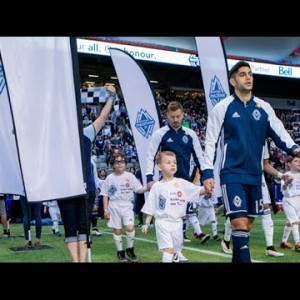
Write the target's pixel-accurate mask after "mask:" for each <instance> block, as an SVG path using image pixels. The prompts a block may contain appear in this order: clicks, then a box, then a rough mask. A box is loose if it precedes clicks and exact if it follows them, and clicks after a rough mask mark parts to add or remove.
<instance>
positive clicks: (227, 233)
mask: <svg viewBox="0 0 300 300" xmlns="http://www.w3.org/2000/svg"><path fill="white" fill-rule="evenodd" d="M224 225H225V232H224V240H225V241H226V242H230V237H231V233H232V229H231V224H230V220H229V218H227V219H226V222H225V224H224Z"/></svg>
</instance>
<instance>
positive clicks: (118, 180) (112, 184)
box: [100, 171, 142, 203]
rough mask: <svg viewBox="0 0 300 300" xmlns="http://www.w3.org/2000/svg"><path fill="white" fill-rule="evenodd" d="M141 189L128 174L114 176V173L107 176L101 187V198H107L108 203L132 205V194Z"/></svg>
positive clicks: (137, 182)
mask: <svg viewBox="0 0 300 300" xmlns="http://www.w3.org/2000/svg"><path fill="white" fill-rule="evenodd" d="M140 188H142V185H141V183H140V182H139V181H138V179H137V178H136V177H135V176H134V175H133V174H132V173H129V172H126V171H125V172H124V173H123V174H122V175H115V173H111V174H109V175H108V176H107V177H106V179H105V180H104V183H103V185H102V189H101V193H100V195H102V196H108V197H109V202H110V203H112V202H115V201H117V202H118V203H120V202H127V203H133V200H134V194H133V192H137V190H139V189H140Z"/></svg>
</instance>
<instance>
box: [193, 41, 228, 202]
mask: <svg viewBox="0 0 300 300" xmlns="http://www.w3.org/2000/svg"><path fill="white" fill-rule="evenodd" d="M195 39H196V45H197V50H198V57H199V62H200V70H201V74H202V80H203V85H204V92H205V99H206V106H207V113H208V117H209V113H210V111H211V110H212V108H213V107H214V106H215V105H216V104H217V103H218V102H220V101H221V100H223V99H224V98H226V97H227V96H229V93H230V91H229V84H228V75H227V65H226V59H225V54H224V50H223V45H222V41H221V39H220V37H196V38H195ZM220 157H221V150H220V143H219V144H218V147H217V156H216V161H215V168H214V179H215V192H214V195H215V197H221V196H222V193H221V188H220V175H219V170H220V168H219V164H220Z"/></svg>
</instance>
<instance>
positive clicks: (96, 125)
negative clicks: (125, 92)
mask: <svg viewBox="0 0 300 300" xmlns="http://www.w3.org/2000/svg"><path fill="white" fill-rule="evenodd" d="M105 88H106V90H107V91H108V92H109V93H110V97H109V98H108V100H107V102H106V103H105V105H104V107H103V108H102V110H101V113H100V115H99V116H98V118H97V119H96V120H95V121H94V122H93V125H94V128H95V135H97V134H98V132H99V131H100V130H101V128H102V126H103V124H104V122H105V121H106V120H107V118H108V116H109V113H110V111H111V108H112V105H113V102H114V97H115V95H116V89H115V87H114V86H112V85H106V86H105Z"/></svg>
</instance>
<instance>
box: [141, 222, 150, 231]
mask: <svg viewBox="0 0 300 300" xmlns="http://www.w3.org/2000/svg"><path fill="white" fill-rule="evenodd" d="M148 228H149V225H146V224H144V225H143V226H142V233H147V232H148Z"/></svg>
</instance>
